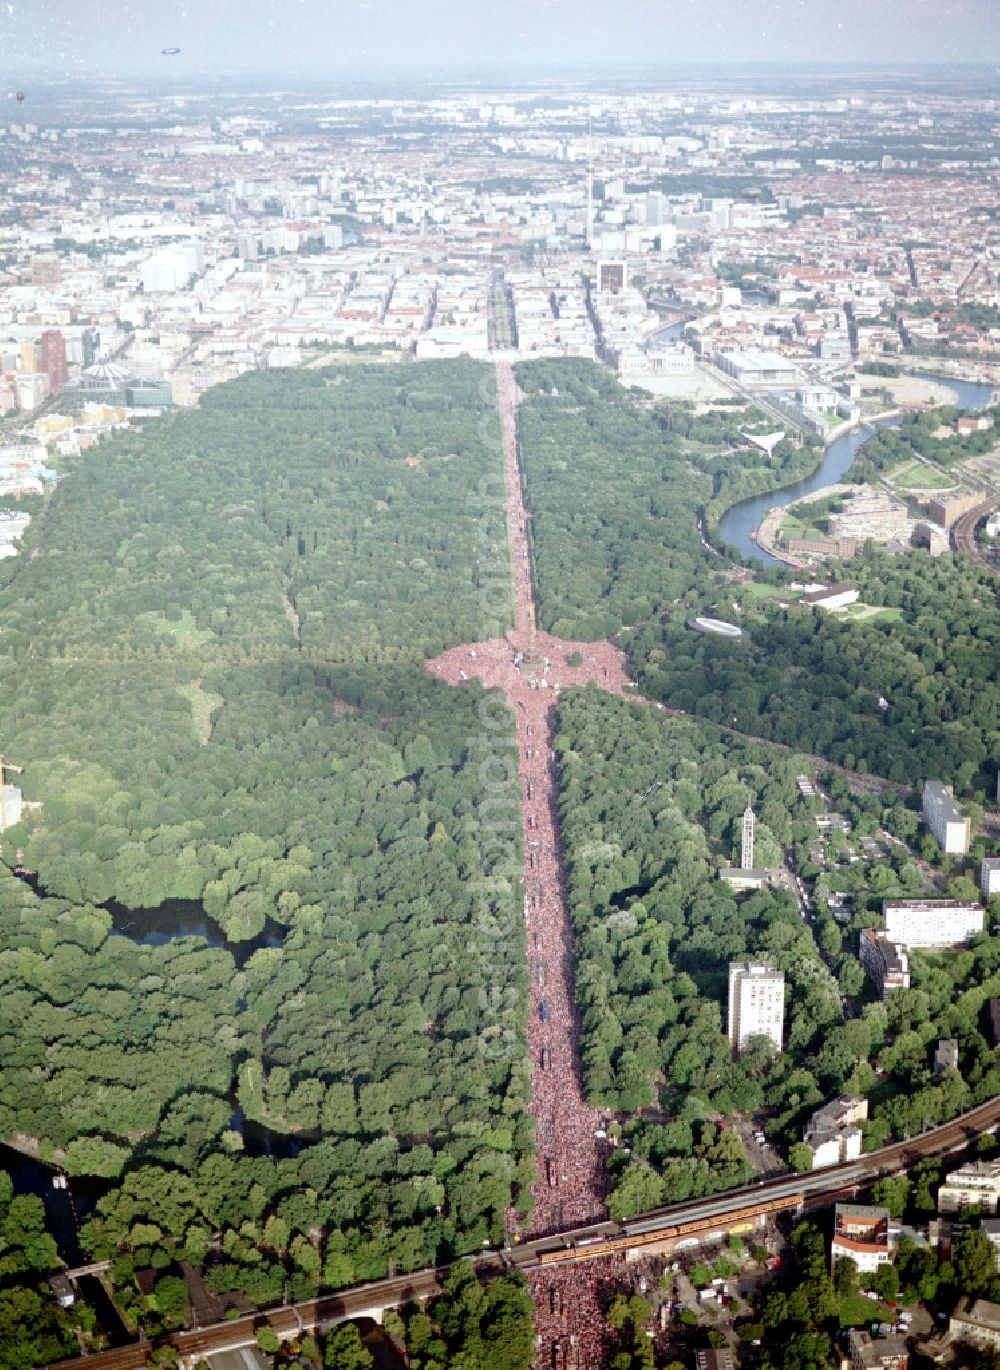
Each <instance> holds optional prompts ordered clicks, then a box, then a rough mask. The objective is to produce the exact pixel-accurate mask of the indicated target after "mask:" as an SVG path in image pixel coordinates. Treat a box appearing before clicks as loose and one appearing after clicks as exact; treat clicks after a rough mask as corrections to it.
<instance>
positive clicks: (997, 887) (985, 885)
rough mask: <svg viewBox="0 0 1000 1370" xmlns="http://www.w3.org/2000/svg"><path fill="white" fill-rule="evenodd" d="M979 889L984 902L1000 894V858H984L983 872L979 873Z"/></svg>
mask: <svg viewBox="0 0 1000 1370" xmlns="http://www.w3.org/2000/svg"><path fill="white" fill-rule="evenodd" d="M979 889H980V892H981V893H982V896H983V899H984V900H988V899H992V898H993V896H994V895H995V894H1000V856H986V857H984V858H983V866H982V870H981V871H980V872H979Z"/></svg>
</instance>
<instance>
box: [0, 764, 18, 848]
mask: <svg viewBox="0 0 1000 1370" xmlns="http://www.w3.org/2000/svg"><path fill="white" fill-rule="evenodd" d="M23 770H24V767H23V766H15V765H14V764H13V762H11V761H8V760H7V758H6V757H5V756H4V755H3V753H2V752H0V832H3V830H4V828H5V827H6V826H7V805H6V803H5V802H4V797H3V790H4V785H5V784H6V783H7V782H6V780H5V779H4V777H5V776H6V775H7V774H8V772H13V774H15V775H21V774H22V772H23Z"/></svg>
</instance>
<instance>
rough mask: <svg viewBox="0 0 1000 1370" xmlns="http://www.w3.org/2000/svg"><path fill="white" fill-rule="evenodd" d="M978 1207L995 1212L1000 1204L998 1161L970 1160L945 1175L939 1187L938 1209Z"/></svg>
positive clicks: (952, 1209)
mask: <svg viewBox="0 0 1000 1370" xmlns="http://www.w3.org/2000/svg"><path fill="white" fill-rule="evenodd" d="M974 1206H975V1207H978V1208H979V1210H980V1212H982V1213H996V1212H997V1209H998V1206H1000V1161H970V1162H968V1164H967V1165H963V1166H961V1167H960V1168H959V1169H958V1170H952V1171H951V1172H950V1173H949V1174H947V1175H946V1176H945V1177H944V1183H943V1184H942V1185H941V1187H940V1189H939V1190H938V1211H939V1212H940V1213H961V1212H963V1211H964V1210H965V1209H966V1208H972V1207H974Z"/></svg>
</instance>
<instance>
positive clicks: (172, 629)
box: [142, 609, 212, 650]
mask: <svg viewBox="0 0 1000 1370" xmlns="http://www.w3.org/2000/svg"><path fill="white" fill-rule="evenodd" d="M142 617H143V618H144V619H145V620H146V622H147V623H148V624H149V626H150V627H151V628H152V629H153V630H154V632H157V633H162V634H163V636H164V637H170V636H172V637H173V639H174V643H175V644H176V646H177V647H179V648H180V649H181V650H183V649H184V648H191V647H200V646H201V644H202V643H203V642H207V641H208V640H209V639H210V638H211V637H212V633H211V631H210V629H208V628H199V627H198V625H197V624H196V623H195V621H194V614H192V612H191V610H190V609H184V610H183V611H182V613H181V616H180V618H179V619H175V620H173V621H171V620H170V619H168V618H166V617H165V616H164V615H163V614H162V613H160V612H159V611H158V610H157V611H155V612H153V613H149V614H143V615H142Z"/></svg>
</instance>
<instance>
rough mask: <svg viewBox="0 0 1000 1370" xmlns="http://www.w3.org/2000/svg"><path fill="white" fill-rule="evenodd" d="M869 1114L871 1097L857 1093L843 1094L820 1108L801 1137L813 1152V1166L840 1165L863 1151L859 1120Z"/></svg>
mask: <svg viewBox="0 0 1000 1370" xmlns="http://www.w3.org/2000/svg"><path fill="white" fill-rule="evenodd" d="M867 1117H868V1100H867V1099H862V1098H859V1097H858V1096H857V1095H854V1094H841V1095H840V1097H839V1098H837V1099H833V1100H831V1102H830V1103H828V1104H824V1105H823V1107H822V1108H818V1109H817V1110H816V1112H815V1113H814V1114H813V1115H812V1117H811V1118H810V1119H809V1122H808V1123H807V1124H806V1126H805V1128H804V1129H803V1132H802V1140H803V1142H804V1143H805V1145H806V1146H807V1147H808V1148H809V1149H810V1151H811V1152H812V1168H813V1170H820V1169H822V1167H823V1166H826V1165H839V1164H840V1163H841V1162H842V1161H854V1160H856V1159H857V1158H858V1157H859V1156H860V1155H861V1147H862V1140H863V1139H862V1135H861V1128H860V1127H859V1126H858V1124H859V1123H861V1122H863V1121H864V1120H865V1118H867Z"/></svg>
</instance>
